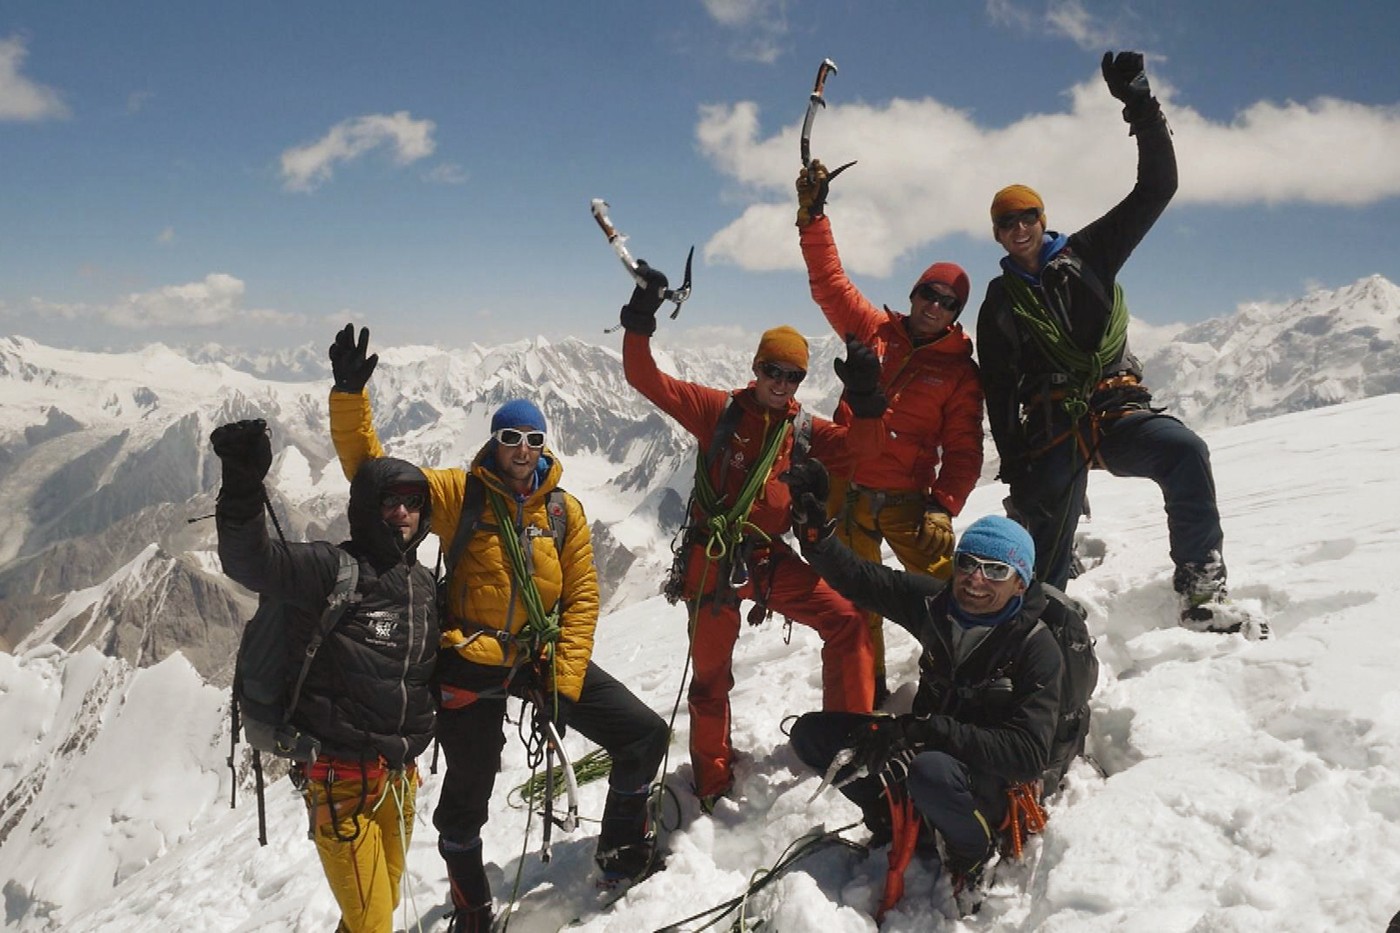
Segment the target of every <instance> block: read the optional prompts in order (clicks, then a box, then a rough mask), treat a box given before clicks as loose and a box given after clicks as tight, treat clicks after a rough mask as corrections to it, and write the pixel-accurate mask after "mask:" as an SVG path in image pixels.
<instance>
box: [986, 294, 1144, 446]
mask: <svg viewBox="0 0 1400 933" xmlns="http://www.w3.org/2000/svg"><path fill="white" fill-rule="evenodd" d="M1001 280H1002V282H1003V284H1005V286H1006V290H1007V292H1009V293H1010V295H1011V310H1012V312H1013V313H1014V314H1015V315H1016V317H1017V318H1019V319H1020V320H1021V321H1022V322H1023V323H1024V324H1025V325H1026V328H1027V331H1028V332H1029V333H1030V335H1031V337H1032V338H1033V339H1034V340H1035V343H1036V346H1038V347H1039V348H1040V350H1041V352H1043V353H1044V354H1045V355H1046V356H1047V357H1048V358H1049V359H1050V361H1051V362H1052V363H1053V364H1054V365H1055V366H1057V367H1059V368H1060V369H1062V370H1064V371H1065V373H1066V374H1068V375H1069V376H1070V378H1072V379H1075V380H1077V382H1078V385H1077V386H1075V387H1074V388H1073V389H1071V390H1070V391H1069V392H1067V393H1066V394H1065V398H1064V401H1063V402H1062V403H1061V404H1062V405H1064V409H1065V412H1066V414H1068V415H1069V416H1070V418H1071V419H1073V420H1075V421H1078V420H1079V419H1080V418H1081V417H1083V416H1084V415H1085V414H1086V413H1087V412H1088V411H1089V396H1091V395H1092V394H1093V392H1094V387H1095V386H1097V385H1098V384H1099V380H1101V379H1102V378H1103V373H1104V368H1105V367H1107V366H1108V365H1109V364H1110V363H1112V362H1113V361H1114V360H1116V359H1118V357H1119V355H1120V354H1121V353H1122V352H1123V347H1124V345H1125V344H1126V343H1127V340H1128V303H1127V302H1126V301H1125V300H1124V299H1123V286H1121V285H1119V284H1118V283H1117V282H1114V283H1113V310H1112V311H1111V312H1110V313H1109V317H1108V328H1107V329H1106V330H1105V331H1104V335H1103V339H1102V340H1100V341H1099V346H1098V349H1096V350H1094V351H1092V352H1085V351H1084V350H1081V349H1079V348H1078V347H1077V346H1075V345H1074V342H1073V341H1072V340H1070V338H1069V335H1068V334H1066V333H1065V332H1064V330H1063V329H1062V328H1061V327H1060V325H1059V323H1057V322H1056V321H1055V319H1054V318H1052V317H1051V316H1050V314H1049V312H1048V311H1046V309H1045V305H1044V304H1043V303H1042V302H1041V301H1040V298H1039V297H1038V296H1037V295H1036V294H1035V292H1033V291H1031V287H1030V286H1029V285H1028V284H1026V282H1025V280H1024V279H1022V278H1021V277H1020V276H1019V275H1016V274H1015V273H1011V272H1004V273H1002V276H1001Z"/></svg>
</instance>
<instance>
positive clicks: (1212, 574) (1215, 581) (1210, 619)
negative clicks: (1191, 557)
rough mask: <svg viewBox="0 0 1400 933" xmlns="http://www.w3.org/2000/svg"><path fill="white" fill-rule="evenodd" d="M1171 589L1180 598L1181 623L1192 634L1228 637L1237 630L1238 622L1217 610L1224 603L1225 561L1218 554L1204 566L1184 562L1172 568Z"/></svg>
mask: <svg viewBox="0 0 1400 933" xmlns="http://www.w3.org/2000/svg"><path fill="white" fill-rule="evenodd" d="M1172 589H1174V590H1176V592H1177V593H1178V594H1179V595H1180V597H1181V624H1182V626H1183V627H1185V628H1189V629H1191V630H1192V631H1194V632H1220V633H1222V634H1228V633H1231V632H1238V631H1239V630H1240V621H1239V620H1238V619H1232V618H1230V617H1229V614H1228V613H1220V612H1219V609H1220V606H1221V604H1222V603H1223V602H1224V600H1225V562H1224V561H1223V560H1221V559H1220V554H1219V552H1218V551H1216V552H1212V553H1211V556H1210V560H1208V561H1205V562H1204V563H1196V562H1188V563H1184V564H1182V565H1181V566H1179V567H1177V568H1176V573H1175V574H1174V575H1173V576H1172Z"/></svg>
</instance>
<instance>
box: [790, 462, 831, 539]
mask: <svg viewBox="0 0 1400 933" xmlns="http://www.w3.org/2000/svg"><path fill="white" fill-rule="evenodd" d="M778 481H779V482H782V483H787V486H788V490H789V491H790V493H791V495H792V504H791V505H790V506H789V507H788V511H789V515H790V516H791V517H792V530H793V532H794V533H796V535H797V537H798V540H800V541H801V542H802V543H803V545H804V546H805V545H809V544H817V543H819V542H821V541H824V540H825V539H826V538H827V536H828V535H830V534H831V532H832V531H833V530H834V529H835V528H836V520H835V519H831V520H829V521H828V520H827V517H826V497H827V495H828V494H829V493H830V492H831V479H830V477H828V476H827V473H826V467H825V466H823V465H822V462H821V461H820V460H817V459H815V458H812V457H807V458H806V459H804V460H803V461H802V462H801V463H796V464H793V465H792V466H791V467H789V468H788V469H786V470H784V471H783V473H782V475H781V476H779V477H778Z"/></svg>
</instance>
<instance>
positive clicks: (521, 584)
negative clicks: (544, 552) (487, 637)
mask: <svg viewBox="0 0 1400 933" xmlns="http://www.w3.org/2000/svg"><path fill="white" fill-rule="evenodd" d="M486 498H487V500H488V501H489V502H490V504H491V512H492V513H493V514H494V515H495V517H496V527H497V528H498V529H500V532H501V533H500V534H499V535H498V537H499V539H500V541H501V547H502V548H504V549H505V552H506V557H507V558H509V560H510V569H511V576H512V577H513V578H514V581H515V585H516V587H517V588H518V591H519V593H520V599H521V602H522V603H523V604H524V606H525V625H524V626H523V627H522V628H521V630H520V632H519V633H518V634H517V635H516V636H515V642H516V645H517V646H518V648H520V649H524V650H525V651H527V652H528V653H529V656H530V658H531V659H532V660H534V661H537V662H544V664H546V665H548V669H549V683H550V685H551V686H552V685H553V683H554V664H555V653H554V648H555V645H556V644H557V643H558V641H559V633H560V627H559V606H558V604H557V603H556V604H555V606H554V608H553V609H550V610H549V611H545V608H544V601H543V600H542V599H540V591H539V588H538V587H537V586H535V576H534V574H533V573H531V572H530V568H529V565H528V564H527V563H526V558H525V549H524V548H523V547H522V546H521V542H520V537H519V534H509V533H507V532H506V529H508V528H514V527H515V522H514V521H513V520H512V519H511V516H510V511H509V508H508V506H507V505H506V501H505V498H504V497H503V496H501V495H500V493H498V492H496V491H495V490H494V489H487V490H486ZM522 514H523V512H522ZM519 532H520V533H523V532H524V528H521V529H519ZM516 663H517V664H518V663H520V659H519V658H517V660H516ZM552 712H553V713H556V714H557V712H558V710H553V711H552Z"/></svg>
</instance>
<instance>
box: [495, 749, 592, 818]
mask: <svg viewBox="0 0 1400 933" xmlns="http://www.w3.org/2000/svg"><path fill="white" fill-rule="evenodd" d="M611 770H612V758H611V757H610V756H609V755H608V753H607V752H606V751H605V750H603V749H601V748H595V749H594V750H593V751H591V752H589V753H588V754H587V755H584V756H583V757H582V758H580V759H579V760H578V761H575V762H574V779H575V781H577V783H578V786H579V787H582V786H583V785H585V784H591V783H592V782H594V781H597V780H601V779H602V778H605V777H607V776H608V772H610V771H611ZM550 786H551V783H550V780H549V779H547V778H546V776H545V775H542V774H531V775H530V777H529V779H528V780H527V781H525V783H523V784H520V785H518V786H517V787H514V788H512V789H511V792H510V793H509V794H507V795H506V802H507V803H509V804H510V805H511V806H512V807H514V808H516V809H517V810H520V809H523V808H525V807H530V806H535V805H536V804H540V803H543V802H544V798H545V794H546V793H548V788H549V787H550ZM552 786H553V788H554V796H555V797H558V796H560V795H561V794H563V793H564V790H565V783H564V766H563V765H555V766H554V776H553V784H552Z"/></svg>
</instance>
